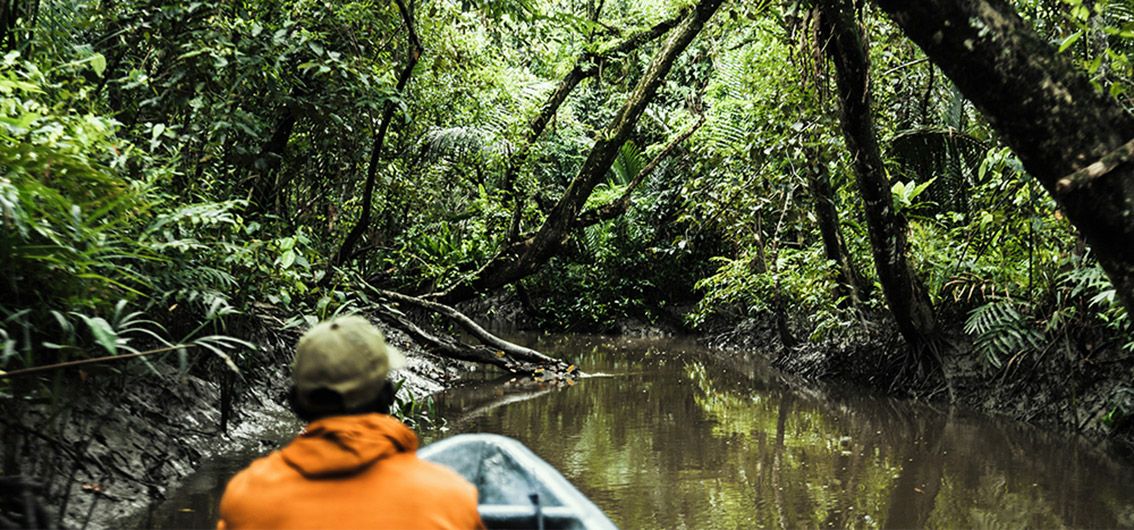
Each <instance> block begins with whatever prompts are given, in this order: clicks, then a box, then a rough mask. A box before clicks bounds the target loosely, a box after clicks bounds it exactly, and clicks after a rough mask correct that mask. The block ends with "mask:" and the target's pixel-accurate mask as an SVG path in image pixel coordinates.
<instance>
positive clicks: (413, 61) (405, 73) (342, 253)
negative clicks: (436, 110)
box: [323, 0, 422, 284]
mask: <svg viewBox="0 0 1134 530" xmlns="http://www.w3.org/2000/svg"><path fill="white" fill-rule="evenodd" d="M411 1H412V0H411ZM394 3H396V4H397V5H398V12H399V13H401V15H402V21H403V23H404V24H405V26H406V33H407V37H406V38H407V40H408V47H407V50H406V64H405V66H404V67H403V68H402V72H401V74H399V75H398V83H397V85H396V86H395V88H394V90H395V91H396V92H397V93H398V94H401V93H403V92H404V91H405V88H406V85H408V84H409V80H410V77H411V76H413V69H414V67H415V66H417V61H418V59H420V58H421V53H422V46H421V40H420V39H419V38H418V36H417V29H416V28H415V26H414V21H413V4H412V3H411V4H409V5H408V6H407V4H406V1H405V0H394ZM397 108H398V106H397V104H396V102H394V101H392V100H389V101H386V104H385V105H384V106H383V108H382V120H381V121H380V122H379V124H378V130H377V131H375V133H374V144H373V146H372V147H371V148H370V164H369V166H367V168H366V185H365V187H364V188H363V191H362V213H361V214H360V215H359V218H358V222H357V223H356V224H355V225H354V228H352V229H351V231H350V233H348V234H347V237H346V239H345V240H343V245H342V247H340V248H339V251H338V253H336V254H335V257H334V259H332V260H331V262H330V266H329V267H328V271H327V274H326V276H324V279H323V283H324V284H326V283H329V282H330V281H331V278H332V274H331V269H333V268H334V267H336V266H338V265H342V264H343V263H345V262H346V261H347V260H348V259H350V257H351V256H352V255H353V253H354V247H355V246H356V245H357V244H358V241H359V240H360V239H362V234H364V233H365V232H366V229H367V228H369V227H370V210H371V206H372V204H373V202H374V187H375V184H376V183H377V180H378V163H379V161H380V160H381V158H382V146H383V144H384V143H385V142H386V132H387V131H388V130H389V128H390V122H391V121H393V118H394V113H395V112H396V111H397Z"/></svg>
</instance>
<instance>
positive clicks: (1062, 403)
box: [701, 315, 1134, 456]
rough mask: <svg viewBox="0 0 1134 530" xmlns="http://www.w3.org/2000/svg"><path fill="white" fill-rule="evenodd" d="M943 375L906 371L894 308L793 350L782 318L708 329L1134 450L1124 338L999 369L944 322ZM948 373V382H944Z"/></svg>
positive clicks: (822, 370) (860, 377)
mask: <svg viewBox="0 0 1134 530" xmlns="http://www.w3.org/2000/svg"><path fill="white" fill-rule="evenodd" d="M945 336H946V340H947V343H948V347H946V348H943V349H942V362H943V364H944V367H945V370H944V372H945V378H944V379H943V378H941V377H940V376H935V377H930V378H928V380H918V379H917V378H916V377H910V375H909V373H908V372H903V370H902V367H903V366H904V362H905V360H906V356H907V355H908V354H909V353H908V348H907V347H906V345H905V342H904V341H903V340H902V338H901V336H900V335H899V334H898V332H897V330H896V328H895V327H894V325H893V322H892V321H891V320H890V319H889V318H888V317H887V316H886V315H871V316H870V317H869V318H868V319H867V320H866V321H865V322H863V323H861V324H860V325H859V323H856V326H855V329H853V330H844V331H842V332H841V337H840V338H837V339H830V340H823V341H818V342H812V341H804V342H802V343H801V344H798V345H796V346H793V347H790V348H785V347H784V346H783V344H782V341H781V340H780V339H779V337H778V333H777V330H776V325H775V321H774V317H773V316H772V315H766V316H763V317H757V318H748V319H744V320H741V321H739V322H736V323H728V322H715V323H713V324H711V325H710V326H709V329H708V331H707V332H706V333H704V334H703V335H702V338H701V340H702V342H704V343H705V344H707V345H709V346H712V347H714V348H722V349H730V350H748V351H751V350H756V351H762V352H767V354H768V355H770V356H771V357H772V359H773V365H774V366H776V367H777V368H779V369H781V370H783V371H784V372H786V373H788V374H793V375H796V376H799V377H802V378H803V379H804V380H814V381H826V380H830V381H846V382H850V383H853V384H856V385H860V386H864V387H868V388H871V389H875V390H877V391H881V392H885V393H887V394H891V395H897V396H905V397H911V398H915V399H919V400H924V401H928V402H935V403H945V404H948V403H953V404H957V405H961V406H963V407H966V408H970V409H973V410H976V411H980V412H983V413H986V414H990V415H993V416H1000V417H1007V418H1011V419H1013V420H1018V421H1022V422H1027V423H1030V424H1033V425H1039V426H1043V427H1045V428H1049V429H1052V430H1056V431H1063V432H1070V433H1078V434H1081V435H1083V436H1085V437H1087V438H1088V439H1089V440H1091V441H1093V442H1095V443H1098V444H1101V445H1106V446H1108V447H1110V448H1112V449H1115V450H1117V451H1119V452H1122V453H1125V454H1126V455H1128V456H1134V425H1131V423H1130V422H1129V421H1123V420H1122V419H1121V418H1118V419H1117V421H1116V419H1115V417H1114V415H1113V414H1111V412H1112V411H1113V410H1115V406H1116V404H1117V403H1118V400H1119V399H1121V396H1122V393H1123V389H1125V388H1129V387H1131V386H1132V385H1134V356H1131V355H1129V354H1127V353H1124V352H1122V351H1121V349H1120V348H1119V347H1117V346H1113V347H1110V346H1104V345H1094V346H1096V347H1095V348H1094V349H1092V350H1090V351H1086V352H1084V351H1072V350H1067V349H1063V350H1060V348H1058V347H1054V346H1053V347H1051V348H1049V350H1052V351H1046V352H1043V353H1042V354H1038V355H1032V356H1020V358H1019V359H1018V360H1016V361H1015V362H1013V363H1011V364H1008V365H1006V366H1005V367H1003V368H1000V369H995V368H992V367H991V366H989V365H988V364H987V363H984V362H982V360H981V359H980V358H979V355H978V354H977V353H976V352H974V351H973V348H972V343H971V340H970V339H969V338H968V337H967V336H966V335H965V334H964V333H963V331H962V330H961V329H960V328H959V326H956V327H954V328H952V329H947V330H946V334H945ZM946 380H947V381H946Z"/></svg>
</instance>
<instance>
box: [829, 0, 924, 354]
mask: <svg viewBox="0 0 1134 530" xmlns="http://www.w3.org/2000/svg"><path fill="white" fill-rule="evenodd" d="M819 26H820V27H819V39H820V44H821V45H822V46H823V47H824V49H825V50H826V53H827V56H828V57H830V59H831V62H833V63H834V65H835V73H836V81H837V84H838V92H839V103H840V106H841V109H842V113H841V117H840V118H841V122H842V126H843V136H844V139H845V140H846V144H847V149H848V150H849V151H850V152H851V156H852V158H853V160H854V168H855V175H856V177H857V181H858V189H859V193H860V194H861V195H862V200H863V205H864V208H865V210H866V220H867V225H868V227H869V232H870V246H871V250H872V251H873V255H874V265H875V268H876V269H877V270H878V278H879V280H881V283H882V290H883V292H884V293H885V295H886V302H887V304H888V305H889V307H890V313H891V314H892V315H893V317H894V321H895V322H896V323H897V325H898V330H899V331H900V332H901V333H902V336H903V337H904V338H905V339H906V341H907V342H908V343H909V344H910V345H911V346H914V347H915V348H916V349H919V350H920V349H923V348H925V347H927V346H931V345H932V344H934V343H935V342H936V341H937V335H938V329H937V318H936V316H935V315H934V311H933V305H932V304H931V303H930V300H929V295H928V293H927V292H926V290H925V286H924V285H922V283H921V281H920V280H919V279H918V277H917V275H916V274H915V273H914V270H913V268H912V267H911V266H910V263H909V260H908V259H907V252H908V247H909V243H908V239H907V238H908V235H907V232H908V231H909V225H908V221H907V220H906V218H905V216H903V215H902V214H901V213H899V212H898V211H897V210H895V208H894V204H893V198H892V197H891V194H890V180H889V178H888V177H887V176H886V168H885V166H884V165H883V162H882V153H881V151H880V149H879V147H878V138H877V135H876V133H875V130H874V121H873V116H872V114H871V112H872V109H871V104H872V103H871V90H870V71H869V62H868V59H867V55H866V48H865V47H864V45H863V42H862V36H861V34H860V32H859V28H858V23H857V21H856V20H855V11H854V6H853V5H852V4H851V2H850V1H849V0H822V1H820V2H819Z"/></svg>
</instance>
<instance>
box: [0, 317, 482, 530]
mask: <svg viewBox="0 0 1134 530" xmlns="http://www.w3.org/2000/svg"><path fill="white" fill-rule="evenodd" d="M378 325H379V326H380V327H382V328H383V329H384V331H385V333H386V334H387V337H388V339H389V341H390V342H391V344H394V345H395V346H396V347H398V348H401V349H402V350H403V351H405V352H406V353H407V357H408V359H409V362H408V364H407V366H406V368H405V369H403V370H399V371H398V372H397V374H396V375H395V378H397V379H398V380H400V381H401V382H402V384H401V387H400V391H399V402H402V403H408V402H421V401H422V400H423V399H424V398H426V397H427V396H430V395H432V394H434V393H436V392H438V391H440V390H442V389H444V388H446V387H447V385H448V384H449V382H450V381H451V380H452V379H453V378H455V377H456V375H457V374H458V372H459V371H461V370H459V369H458V368H457V363H456V362H455V361H449V360H445V359H441V358H438V357H436V356H434V355H431V354H429V353H427V352H426V351H424V350H423V349H422V348H421V347H420V346H418V345H416V344H415V343H414V342H412V341H411V340H410V339H409V338H408V337H406V336H405V335H404V334H402V333H401V332H399V331H397V330H392V329H387V328H386V327H384V326H382V325H381V324H380V323H379V324H378ZM239 327H240V330H239V332H237V331H236V330H233V332H234V335H235V334H238V336H241V337H242V338H248V339H249V340H250V341H251V342H253V343H255V344H256V345H257V346H258V349H257V351H255V352H251V353H248V354H245V356H244V357H243V358H242V359H239V360H238V364H239V365H240V366H241V367H242V371H241V376H240V377H239V378H236V377H233V378H229V379H226V378H225V376H224V373H225V372H224V370H223V369H222V368H220V367H214V366H211V365H209V364H208V363H207V362H206V363H202V364H201V365H197V366H193V367H192V369H191V370H190V371H189V373H188V374H185V373H181V372H179V370H178V369H177V368H175V367H172V366H168V365H165V364H162V363H154V364H153V369H154V370H155V372H147V368H146V367H145V366H143V365H142V364H141V363H134V364H129V365H120V366H117V367H98V368H95V369H90V370H89V371H80V372H77V373H61V374H59V376H58V379H57V386H58V388H59V393H58V395H57V397H56V399H55V400H54V401H53V402H29V401H17V400H14V399H8V400H3V401H2V402H0V407H2V408H3V410H2V412H3V418H4V420H3V422H2V423H0V440H3V443H2V444H0V458H2V459H3V460H2V461H3V462H4V463H5V471H4V474H5V475H7V476H21V477H28V480H27V481H24V482H29V483H30V485H31V487H29V488H25V487H23V486H18V485H17V486H13V491H11V492H8V491H6V492H5V493H7V494H10V495H9V498H11V499H18V498H21V495H22V492H23V490H25V489H26V490H27V491H28V492H29V493H32V494H33V495H34V496H35V497H37V498H39V499H40V501H39V504H40V505H42V506H43V507H44V508H45V510H46V512H45V513H43V514H41V515H40V516H39V517H37V519H38V522H39V524H43V523H42V521H43V520H48V521H60V526H61V527H64V528H80V527H83V528H88V529H93V530H100V529H104V528H106V529H109V528H119V527H121V524H123V523H122V522H123V521H130V520H135V519H136V518H137V517H138V516H139V512H141V511H142V510H143V509H144V508H145V507H147V506H149V505H151V504H152V503H153V502H154V501H155V500H160V499H162V498H164V496H165V495H166V494H167V492H169V491H170V490H171V489H172V488H175V487H177V486H178V485H179V484H180V482H181V481H182V480H183V479H184V478H185V477H186V476H188V475H189V474H190V473H192V472H193V471H195V470H196V469H197V467H198V466H199V465H200V463H201V462H203V461H206V460H209V459H211V458H214V457H217V456H219V455H226V454H236V453H262V452H266V451H268V450H271V449H273V448H275V447H277V446H279V444H280V443H282V442H283V441H286V440H287V439H289V438H290V437H291V436H293V435H294V433H295V432H296V429H298V427H299V424H298V423H297V422H295V420H294V419H293V417H292V416H291V413H290V411H288V410H287V409H286V406H285V405H284V403H286V400H285V398H284V396H285V394H286V391H287V387H288V380H289V379H288V377H289V374H288V366H289V364H290V358H291V355H292V350H293V348H294V345H295V343H296V341H297V340H298V332H297V331H295V330H287V331H281V330H280V322H279V321H278V320H276V319H272V318H271V317H256V318H248V319H245V320H244V321H243V322H242V323H241V324H240V326H239ZM226 382H228V383H230V386H229V388H228V389H227V390H226V389H225V383H226ZM229 396H231V397H229ZM56 404H65V406H63V407H59V406H56ZM226 405H227V409H228V410H227V412H226ZM222 427H223V428H222ZM17 489H18V490H20V491H16V490H17ZM5 508H8V507H7V506H5ZM12 509H13V510H19V511H18V512H16V513H23V510H22V506H14V507H12ZM60 514H62V516H61V517H60ZM0 515H2V513H0ZM0 523H3V521H0ZM3 526H4V525H2V524H0V527H3ZM17 527H19V526H18V525H17Z"/></svg>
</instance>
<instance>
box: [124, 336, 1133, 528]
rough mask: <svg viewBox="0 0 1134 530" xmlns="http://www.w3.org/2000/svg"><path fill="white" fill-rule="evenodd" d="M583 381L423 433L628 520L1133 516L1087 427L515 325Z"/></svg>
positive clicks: (164, 510)
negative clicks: (481, 449) (468, 439)
mask: <svg viewBox="0 0 1134 530" xmlns="http://www.w3.org/2000/svg"><path fill="white" fill-rule="evenodd" d="M515 340H517V341H518V342H523V343H525V344H527V345H530V346H533V347H535V348H537V349H539V350H541V351H544V352H548V353H551V354H557V355H560V356H563V357H564V358H567V359H570V360H571V361H573V362H575V363H577V364H578V365H579V367H580V368H581V369H583V370H585V371H587V372H588V373H590V374H592V375H591V376H590V377H586V378H583V379H580V380H579V381H578V382H577V383H576V384H574V385H570V386H562V387H555V388H547V387H540V386H534V385H531V384H525V385H514V384H502V383H501V382H499V381H480V382H470V383H469V384H467V385H463V386H461V387H458V388H454V389H452V390H449V391H446V392H444V393H442V394H440V395H438V396H437V397H436V404H437V407H438V412H439V413H440V415H441V416H442V417H445V418H448V421H447V422H446V426H445V427H444V428H443V429H434V430H432V431H428V432H423V433H422V438H423V440H424V441H425V442H429V441H433V440H437V439H440V438H444V437H446V436H452V435H454V434H458V433H463V432H492V433H498V434H504V435H506V436H511V437H513V438H516V439H518V440H520V441H521V442H523V443H524V444H525V445H527V446H528V447H529V448H531V449H532V450H534V451H535V452H536V453H537V454H539V455H540V456H542V457H543V458H544V459H546V460H547V461H548V462H550V463H551V464H552V465H554V466H555V467H556V468H558V469H559V470H560V471H561V472H562V473H563V474H564V475H565V476H566V477H567V478H568V479H569V480H570V481H571V482H573V483H574V484H575V485H576V486H577V487H578V488H579V489H580V490H582V491H583V493H585V494H586V495H587V496H589V497H590V498H591V500H593V501H594V502H595V504H597V505H598V506H599V507H600V508H602V509H603V510H604V511H605V512H606V513H607V514H608V516H609V517H610V518H611V519H612V520H613V521H614V522H615V523H616V524H618V525H619V526H620V527H622V528H624V529H655V528H666V529H717V528H719V529H750V528H849V527H853V528H876V527H884V528H885V527H894V528H908V527H935V528H945V527H948V528H1025V527H1029V528H1059V527H1078V528H1082V527H1094V528H1098V527H1105V528H1115V527H1128V528H1134V464H1132V463H1131V462H1129V461H1126V460H1122V459H1119V458H1116V457H1113V456H1111V455H1109V454H1108V453H1106V452H1104V451H1101V450H1099V449H1097V448H1095V447H1092V446H1091V445H1089V444H1086V443H1084V442H1082V441H1081V440H1079V439H1077V438H1075V437H1072V436H1068V435H1061V434H1052V433H1048V432H1045V431H1042V430H1040V429H1037V428H1034V427H1029V426H1026V425H1021V424H1018V423H1016V422H1013V421H1011V420H1007V419H1001V418H989V417H986V416H981V415H977V414H972V413H965V412H961V411H947V410H937V409H934V408H931V407H929V406H926V405H922V404H916V403H909V402H905V401H900V400H894V399H889V398H886V397H880V396H875V395H871V394H870V393H868V392H863V391H861V390H857V389H851V388H845V387H839V386H820V387H818V388H816V386H815V385H804V384H790V382H789V380H788V379H787V378H785V377H784V376H783V375H781V374H780V373H779V372H777V371H776V370H774V369H772V368H770V367H768V366H767V364H766V362H765V361H764V360H762V357H761V356H760V355H758V354H755V353H752V354H743V353H735V352H730V353H722V352H711V351H706V350H704V349H702V348H700V347H698V346H697V345H696V344H694V343H692V342H689V341H685V340H681V339H671V338H666V339H626V338H611V337H591V336H578V335H529V336H521V337H518V338H516V339H515ZM254 456H255V455H251V454H240V455H232V456H230V457H226V458H223V459H217V460H213V461H210V462H208V463H206V464H205V466H204V467H203V468H202V469H201V470H200V471H199V472H198V473H196V474H195V475H193V476H191V477H190V478H189V480H187V481H186V483H185V485H184V486H183V487H181V488H180V489H178V490H177V491H175V492H173V493H172V495H171V496H170V498H169V499H168V500H166V501H164V502H161V503H157V504H155V505H154V506H153V507H152V508H151V510H150V511H149V512H148V513H147V514H145V516H144V517H143V518H142V519H141V521H140V526H141V527H144V528H208V527H211V526H212V525H213V524H214V521H215V518H216V502H217V500H218V499H219V495H220V493H221V492H222V491H223V487H224V483H225V481H226V480H227V479H228V477H229V476H231V474H232V473H234V472H235V471H236V470H238V469H239V468H241V467H243V466H244V465H246V464H247V463H248V461H249V460H250V459H251V458H252V457H254Z"/></svg>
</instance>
